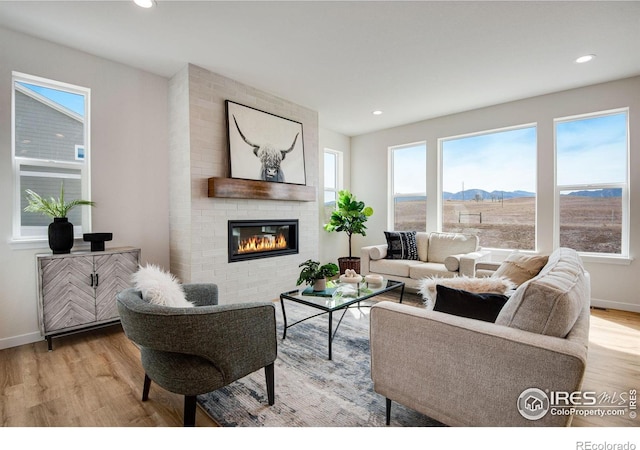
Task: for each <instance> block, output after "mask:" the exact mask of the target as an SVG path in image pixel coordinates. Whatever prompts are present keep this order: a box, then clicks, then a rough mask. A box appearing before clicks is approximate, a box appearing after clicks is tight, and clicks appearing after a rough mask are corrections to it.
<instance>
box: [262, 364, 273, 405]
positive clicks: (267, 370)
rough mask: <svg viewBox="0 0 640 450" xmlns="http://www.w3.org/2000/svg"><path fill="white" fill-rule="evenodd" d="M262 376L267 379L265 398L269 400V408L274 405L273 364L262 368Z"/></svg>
mask: <svg viewBox="0 0 640 450" xmlns="http://www.w3.org/2000/svg"><path fill="white" fill-rule="evenodd" d="M264 374H265V377H266V379H267V398H268V399H269V406H273V404H274V403H275V375H274V372H273V363H271V364H269V365H268V366H264Z"/></svg>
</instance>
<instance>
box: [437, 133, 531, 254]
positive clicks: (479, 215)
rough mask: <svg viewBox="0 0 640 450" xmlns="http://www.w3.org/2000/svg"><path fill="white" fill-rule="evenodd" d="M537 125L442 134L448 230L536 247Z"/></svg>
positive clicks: (488, 242)
mask: <svg viewBox="0 0 640 450" xmlns="http://www.w3.org/2000/svg"><path fill="white" fill-rule="evenodd" d="M536 147H537V142H536V127H535V126H532V125H531V126H522V127H518V128H509V129H503V130H497V131H491V132H484V133H479V134H473V135H467V136H462V137H453V138H447V139H442V140H441V141H440V148H441V156H442V230H443V231H449V232H461V233H470V234H475V235H478V236H479V238H480V245H481V246H482V247H486V248H498V249H518V250H534V249H535V227H536Z"/></svg>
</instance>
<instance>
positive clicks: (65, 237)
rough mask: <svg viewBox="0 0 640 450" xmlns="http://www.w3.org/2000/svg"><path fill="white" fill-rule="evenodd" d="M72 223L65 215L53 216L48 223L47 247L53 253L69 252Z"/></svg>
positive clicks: (71, 241)
mask: <svg viewBox="0 0 640 450" xmlns="http://www.w3.org/2000/svg"><path fill="white" fill-rule="evenodd" d="M71 247H73V224H72V223H69V219H67V218H66V217H54V218H53V222H51V223H50V224H49V248H51V251H52V252H53V254H54V255H57V254H62V253H71Z"/></svg>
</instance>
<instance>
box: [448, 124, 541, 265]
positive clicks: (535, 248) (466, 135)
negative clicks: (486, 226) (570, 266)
mask: <svg viewBox="0 0 640 450" xmlns="http://www.w3.org/2000/svg"><path fill="white" fill-rule="evenodd" d="M527 128H533V129H534V131H535V158H534V159H535V168H534V186H535V195H536V196H535V204H534V214H535V215H534V221H533V226H534V230H533V236H534V242H533V248H532V249H526V250H525V249H518V250H515V249H511V248H501V247H484V246H483V247H482V248H484V249H487V250H491V251H492V252H493V253H495V254H499V253H506V254H509V253H511V252H513V251H519V252H523V253H537V252H538V228H539V226H538V220H539V206H538V201H539V199H540V193H539V190H540V187H539V186H538V179H539V177H538V170H539V167H538V161H539V159H538V155H539V152H540V145H539V143H540V136H539V133H538V122H527V123H522V124H517V125H509V126H505V127H498V128H492V129H488V130H481V131H474V132H471V133H462V134H458V135H452V136H446V137H441V138H438V192H437V199H436V200H437V211H438V214H437V221H438V222H437V230H438V231H442V229H443V221H444V201H443V199H442V194H443V192H444V189H443V182H444V154H443V152H444V148H443V146H444V143H445V142H446V141H451V140H455V139H464V138H470V137H476V136H484V135H489V134H497V133H503V132H509V131H515V130H524V129H527Z"/></svg>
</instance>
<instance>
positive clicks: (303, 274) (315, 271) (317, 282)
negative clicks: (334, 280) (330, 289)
mask: <svg viewBox="0 0 640 450" xmlns="http://www.w3.org/2000/svg"><path fill="white" fill-rule="evenodd" d="M298 267H302V268H303V269H302V270H301V271H300V275H299V276H298V281H297V283H296V286H299V285H301V284H302V283H306V284H310V285H312V286H313V290H314V291H324V290H325V289H326V288H327V278H331V277H333V276H335V275H337V274H338V266H337V265H335V264H334V263H327V264H324V265H322V266H321V265H320V262H319V261H314V260H312V259H308V260H306V261H305V262H303V263H302V264H300V265H299V266H298Z"/></svg>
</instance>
